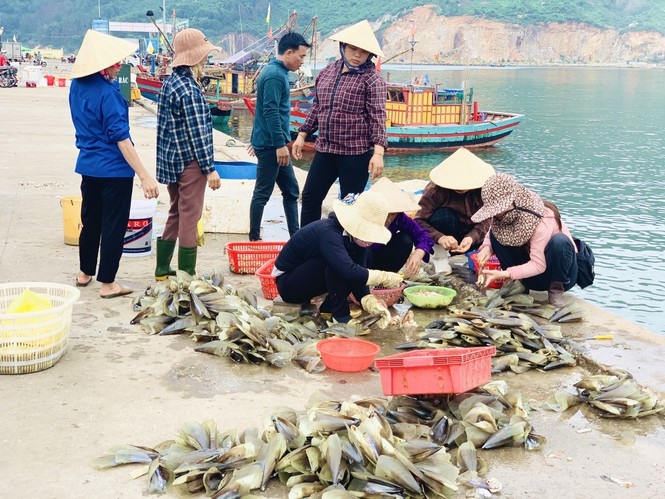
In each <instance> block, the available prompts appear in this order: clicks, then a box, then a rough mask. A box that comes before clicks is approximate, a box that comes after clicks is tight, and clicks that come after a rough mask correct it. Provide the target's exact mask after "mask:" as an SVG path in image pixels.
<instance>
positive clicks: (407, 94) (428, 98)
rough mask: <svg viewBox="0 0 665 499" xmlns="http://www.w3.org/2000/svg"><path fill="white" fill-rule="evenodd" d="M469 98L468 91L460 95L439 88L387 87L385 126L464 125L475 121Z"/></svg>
mask: <svg viewBox="0 0 665 499" xmlns="http://www.w3.org/2000/svg"><path fill="white" fill-rule="evenodd" d="M472 97H473V89H472V88H470V89H469V90H467V91H464V90H462V89H447V88H440V86H439V85H433V86H431V85H427V86H421V85H393V84H389V85H388V89H387V102H386V114H387V126H409V125H451V124H461V125H465V124H467V123H468V122H469V121H475V119H476V115H477V111H475V109H476V106H473V109H472ZM474 111H475V112H474Z"/></svg>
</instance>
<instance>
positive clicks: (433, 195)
mask: <svg viewBox="0 0 665 499" xmlns="http://www.w3.org/2000/svg"><path fill="white" fill-rule="evenodd" d="M418 204H419V205H420V210H418V213H416V216H415V217H414V220H415V221H416V222H418V224H419V225H420V226H421V227H422V228H423V229H425V230H426V231H427V232H428V233H429V236H430V237H431V238H432V239H433V240H434V242H435V243H436V242H438V241H439V239H441V236H443V235H447V234H443V233H442V232H439V231H438V230H436V229H435V228H434V227H432V226H431V225H430V224H429V219H430V218H431V217H432V215H433V214H434V212H435V211H436V209H437V208H450V209H451V210H453V211H454V212H455V213H457V218H458V219H459V221H460V223H461V224H462V225H464V226H466V227H469V232H468V233H467V236H468V237H470V238H471V239H473V244H480V243H481V242H482V241H483V238H484V237H485V234H486V233H487V231H488V230H489V228H490V225H491V223H492V219H491V218H488V219H487V220H483V221H482V222H479V223H477V224H474V223H473V222H472V221H471V216H472V215H473V214H474V213H475V212H477V211H478V210H479V209H480V208H482V206H483V199H482V198H481V197H480V189H472V190H470V191H467V192H465V193H464V194H458V193H457V192H455V191H454V190H452V189H444V188H443V187H439V186H438V185H436V184H435V183H434V182H430V183H428V184H427V186H426V187H425V192H423V195H422V197H421V198H420V201H418Z"/></svg>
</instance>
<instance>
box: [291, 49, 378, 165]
mask: <svg viewBox="0 0 665 499" xmlns="http://www.w3.org/2000/svg"><path fill="white" fill-rule="evenodd" d="M342 66H343V62H342V60H341V59H340V60H338V61H336V62H334V63H332V64H329V65H328V66H327V67H326V68H324V69H323V71H321V73H319V76H317V78H316V95H315V96H314V102H313V104H312V108H311V109H310V111H309V114H308V115H307V120H306V121H305V124H304V125H303V126H302V127H300V130H301V131H303V132H306V133H307V135H311V134H313V133H314V132H315V131H316V130H318V131H319V136H318V138H317V139H316V150H317V151H319V152H325V153H332V154H344V155H357V154H364V153H366V152H367V151H369V150H370V149H371V147H372V146H373V145H374V144H379V145H382V146H383V147H387V145H388V144H387V142H386V82H384V81H383V79H382V78H381V75H380V74H379V73H378V72H377V71H375V70H374V69H373V66H372V69H369V70H366V71H358V72H351V71H347V72H346V73H342Z"/></svg>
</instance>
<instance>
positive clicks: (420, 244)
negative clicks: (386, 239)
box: [372, 213, 434, 262]
mask: <svg viewBox="0 0 665 499" xmlns="http://www.w3.org/2000/svg"><path fill="white" fill-rule="evenodd" d="M388 230H389V231H390V232H391V233H392V234H397V233H398V232H405V233H406V234H408V235H409V236H411V239H413V245H414V246H415V249H421V250H423V251H424V252H425V257H424V258H423V261H424V262H429V256H430V255H431V254H432V251H433V248H434V241H432V239H431V238H430V237H429V234H428V233H427V231H426V230H425V229H423V228H422V227H421V226H420V225H418V223H417V222H416V221H414V220H413V219H411V218H409V217H408V216H407V215H406V214H404V213H398V214H397V216H396V217H395V220H393V221H392V222H391V223H390V225H389V226H388ZM383 247H384V245H383V244H373V245H372V251H377V250H380V249H381V248H383Z"/></svg>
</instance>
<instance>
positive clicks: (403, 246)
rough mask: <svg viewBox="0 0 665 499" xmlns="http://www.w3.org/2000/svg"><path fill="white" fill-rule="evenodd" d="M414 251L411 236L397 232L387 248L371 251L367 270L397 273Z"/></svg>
mask: <svg viewBox="0 0 665 499" xmlns="http://www.w3.org/2000/svg"><path fill="white" fill-rule="evenodd" d="M412 251H413V239H411V236H410V235H409V234H407V233H406V232H397V233H395V234H393V237H391V238H390V241H388V243H387V244H386V245H385V246H382V247H380V248H379V249H376V250H375V249H374V248H372V250H371V251H369V255H368V257H367V268H368V269H378V270H387V271H388V272H397V271H398V270H399V269H401V268H402V267H403V266H404V264H405V263H406V260H407V259H408V258H409V255H411V252H412Z"/></svg>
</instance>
